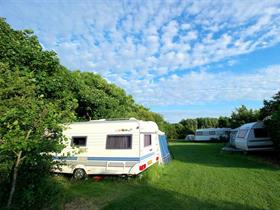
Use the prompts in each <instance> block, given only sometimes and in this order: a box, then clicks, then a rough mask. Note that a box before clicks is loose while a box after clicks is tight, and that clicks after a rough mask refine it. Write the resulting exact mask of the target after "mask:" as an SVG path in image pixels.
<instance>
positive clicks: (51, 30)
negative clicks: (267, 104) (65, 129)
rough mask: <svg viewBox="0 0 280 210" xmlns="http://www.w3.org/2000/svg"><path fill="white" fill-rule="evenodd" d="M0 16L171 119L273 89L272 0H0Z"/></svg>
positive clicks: (277, 28) (276, 5) (278, 84)
mask: <svg viewBox="0 0 280 210" xmlns="http://www.w3.org/2000/svg"><path fill="white" fill-rule="evenodd" d="M0 16H1V17H5V18H6V20H7V22H8V23H9V24H10V25H12V27H13V28H16V29H26V28H30V29H33V31H34V33H35V34H36V35H37V36H38V38H39V41H40V42H41V44H42V45H43V47H44V48H45V49H47V50H54V51H56V52H57V54H58V56H59V58H60V60H61V62H62V63H63V64H64V65H65V66H66V67H68V68H69V69H71V70H75V69H80V70H82V71H91V72H96V73H99V74H101V75H102V76H103V77H105V78H106V79H107V80H108V81H110V82H112V83H115V84H117V85H118V86H120V87H122V88H124V89H125V90H126V92H127V93H128V94H131V95H133V97H134V98H135V100H136V101H137V102H138V103H141V104H143V105H145V106H146V107H148V108H150V109H151V110H152V111H155V112H159V113H161V114H162V115H163V116H164V117H165V119H167V120H168V121H170V122H176V121H179V120H180V119H182V118H191V117H201V116H210V117H215V116H219V115H230V113H231V111H232V110H233V109H234V108H235V107H238V106H240V105H241V104H245V105H246V106H248V107H250V108H259V107H261V106H262V101H263V99H268V98H269V97H271V96H272V95H274V94H275V93H276V92H277V91H279V90H280V1H279V0H275V1H274V0H266V1H259V0H235V1H231V0H224V1H223V0H216V1H213V0H211V1H210V0H209V1H208V0H202V1H199V0H193V1H191V0H190V1H188V0H185V1H175V0H172V1H167V0H166V1H157V0H153V1H151V0H147V1H117V0H110V1H104V0H100V1H98V0H90V1H85V0H81V1H78V0H66V1H62V0H61V1H58V0H57V1H55V0H48V1H42V0H37V1H13V0H9V1H6V0H0Z"/></svg>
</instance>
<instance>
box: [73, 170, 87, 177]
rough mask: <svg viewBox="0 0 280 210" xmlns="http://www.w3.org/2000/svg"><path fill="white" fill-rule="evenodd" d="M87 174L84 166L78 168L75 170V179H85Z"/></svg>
mask: <svg viewBox="0 0 280 210" xmlns="http://www.w3.org/2000/svg"><path fill="white" fill-rule="evenodd" d="M86 175H87V174H86V172H85V170H84V169H82V168H77V169H75V170H74V172H73V177H74V179H83V178H85V177H86Z"/></svg>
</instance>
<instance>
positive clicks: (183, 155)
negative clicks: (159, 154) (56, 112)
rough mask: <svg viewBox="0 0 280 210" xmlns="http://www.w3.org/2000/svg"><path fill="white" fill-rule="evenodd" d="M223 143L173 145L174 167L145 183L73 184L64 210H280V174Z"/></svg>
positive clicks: (67, 188)
mask: <svg viewBox="0 0 280 210" xmlns="http://www.w3.org/2000/svg"><path fill="white" fill-rule="evenodd" d="M223 146H224V145H223V144H211V143H183V142H182V143H172V144H171V145H170V150H171V152H172V154H173V156H174V159H173V160H172V162H171V163H170V164H169V165H167V166H165V167H164V168H157V167H153V168H151V169H150V170H148V171H147V172H146V173H145V174H143V176H142V177H141V178H140V177H138V178H133V179H129V180H125V179H120V178H117V179H116V178H106V179H103V180H99V181H96V180H95V181H94V180H93V179H91V178H89V179H88V180H87V181H78V182H77V181H70V180H69V179H65V178H62V177H60V178H58V179H59V180H60V181H61V183H63V186H64V188H65V199H64V201H63V203H64V209H121V210H124V209H275V210H276V209H280V170H279V168H277V167H273V166H270V165H268V164H266V163H263V162H260V161H258V160H255V159H253V158H252V157H250V156H244V155H242V154H227V153H221V148H222V147H223Z"/></svg>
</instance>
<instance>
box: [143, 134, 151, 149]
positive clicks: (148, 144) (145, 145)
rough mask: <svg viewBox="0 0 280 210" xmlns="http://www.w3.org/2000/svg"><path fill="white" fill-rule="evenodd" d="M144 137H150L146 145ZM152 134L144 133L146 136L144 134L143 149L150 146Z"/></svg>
mask: <svg viewBox="0 0 280 210" xmlns="http://www.w3.org/2000/svg"><path fill="white" fill-rule="evenodd" d="M146 136H149V137H150V139H149V140H150V141H149V142H148V143H147V142H146V139H145V137H146ZM152 141H153V140H152V134H151V133H146V134H144V147H149V146H152ZM146 143H147V144H146Z"/></svg>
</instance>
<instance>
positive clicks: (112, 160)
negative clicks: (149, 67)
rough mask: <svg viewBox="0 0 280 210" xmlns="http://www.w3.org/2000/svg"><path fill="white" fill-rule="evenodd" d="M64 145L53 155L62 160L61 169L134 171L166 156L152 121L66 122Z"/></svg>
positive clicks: (78, 174) (79, 172) (163, 141)
mask: <svg viewBox="0 0 280 210" xmlns="http://www.w3.org/2000/svg"><path fill="white" fill-rule="evenodd" d="M63 133H64V135H65V136H66V137H67V138H68V142H67V144H66V147H65V148H64V149H63V150H62V152H61V153H60V154H57V155H56V156H55V157H54V159H55V160H58V161H61V160H63V161H65V165H63V166H62V168H61V170H60V171H56V172H61V173H70V174H73V175H74V177H75V178H82V177H84V176H85V175H86V174H88V175H89V174H100V175H101V174H111V175H136V174H139V173H140V172H142V171H144V170H146V169H147V168H149V167H150V166H151V165H153V164H155V163H156V162H165V161H169V160H170V154H169V151H168V147H167V142H166V137H165V135H164V133H163V132H161V131H160V130H159V128H158V126H157V124H156V123H154V122H151V121H141V120H136V119H135V118H131V119H128V120H91V121H88V122H77V123H73V124H70V125H69V126H68V128H67V129H66V130H65V131H64V132H63Z"/></svg>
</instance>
